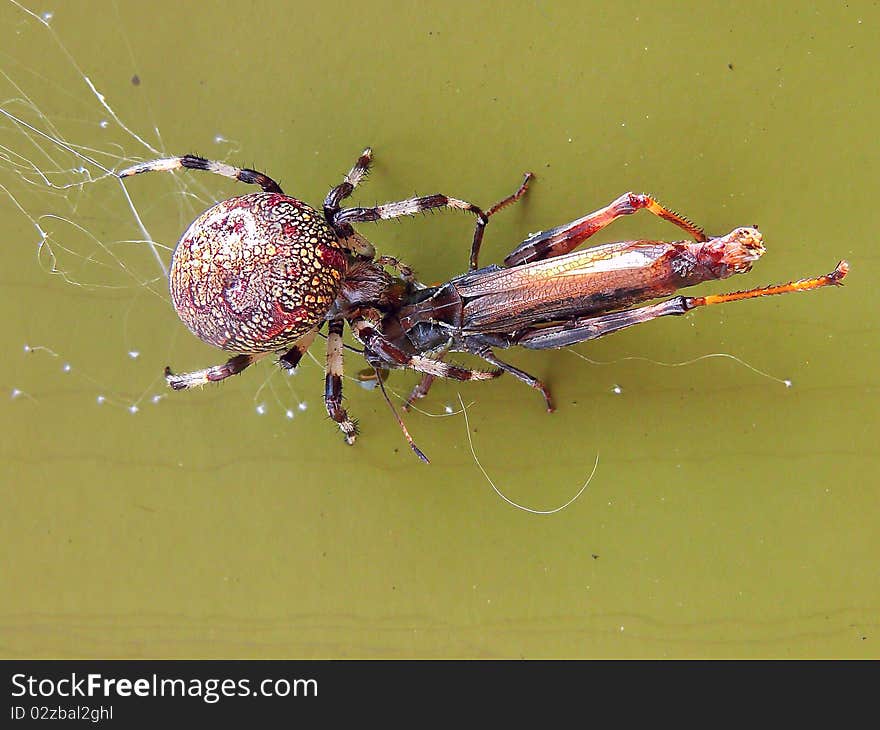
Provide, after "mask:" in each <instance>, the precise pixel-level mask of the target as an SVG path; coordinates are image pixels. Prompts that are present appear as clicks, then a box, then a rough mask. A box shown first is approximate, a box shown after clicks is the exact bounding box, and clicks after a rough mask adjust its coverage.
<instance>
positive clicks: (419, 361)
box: [349, 318, 503, 380]
mask: <svg viewBox="0 0 880 730" xmlns="http://www.w3.org/2000/svg"><path fill="white" fill-rule="evenodd" d="M349 324H350V325H351V330H352V332H353V333H354V336H355V337H357V339H358V340H360V341H361V342H363V343H364V345H365V346H366V348H367V349H368V350H370V351H371V352H372V353H374V354H375V355H376V356H377V357H378V358H379V359H380V360H381V361H382V362H383V363H387V364H388V365H389V366H390V367H393V368H407V369H409V370H416V371H417V372H420V373H426V374H428V375H433V376H434V377H435V378H449V379H450V380H491V379H492V378H497V377H498V376H499V375H501V373H502V372H503V371H502V370H490V371H486V370H471V369H469V368H463V367H460V366H459V365H450V364H449V363H447V362H443V361H442V360H435V359H434V358H431V357H424V356H422V355H409V354H407V353H406V352H404V351H403V350H401V349H400V348H399V347H398V346H397V345H395V344H394V343H393V342H391V341H390V340H388V339H387V338H386V337H385V336H384V335H383V334H382V333H381V331H380V329H379V324H378V321H376V320H370V319H367V318H358V319H353V320H351V321H350V322H349Z"/></svg>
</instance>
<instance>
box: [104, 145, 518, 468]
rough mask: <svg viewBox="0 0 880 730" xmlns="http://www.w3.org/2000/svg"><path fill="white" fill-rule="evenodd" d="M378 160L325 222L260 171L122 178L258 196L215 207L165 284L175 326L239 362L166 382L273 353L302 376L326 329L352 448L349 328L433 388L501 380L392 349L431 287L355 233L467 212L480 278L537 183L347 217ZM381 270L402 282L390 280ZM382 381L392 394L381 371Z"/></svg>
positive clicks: (358, 175) (149, 165) (337, 199)
mask: <svg viewBox="0 0 880 730" xmlns="http://www.w3.org/2000/svg"><path fill="white" fill-rule="evenodd" d="M371 161H372V150H371V149H370V148H369V147H368V148H366V149H365V150H364V151H363V153H362V154H361V155H360V157H359V158H358V160H357V162H356V163H355V164H354V166H353V167H352V168H351V170H350V171H349V172H348V174H347V175H346V176H345V177H344V179H343V181H342V182H341V183H340V184H339V185H337V186H335V187H334V188H333V189H331V190H330V192H329V193H328V194H327V196H326V198H325V199H324V204H323V208H322V210H321V211H320V212H319V211H317V210H315V209H314V208H312V207H310V206H308V205H307V204H305V203H303V202H302V201H300V200H297V199H296V198H293V197H291V196H289V195H286V194H285V193H284V191H283V190H282V189H281V186H280V185H279V184H278V183H277V182H275V181H274V180H273V179H272V178H270V177H269V176H268V175H266V174H264V173H262V172H258V171H256V170H251V169H247V168H238V167H234V166H232V165H228V164H225V163H222V162H216V161H213V160H208V159H205V158H203V157H198V156H195V155H185V156H183V157H168V158H162V159H157V160H153V161H149V162H143V163H139V164H136V165H133V166H131V167H128V168H126V169H124V170H122V171H121V172H119V173H118V176H119V177H120V178H125V177H129V176H131V175H137V174H141V173H145V172H161V171H171V170H177V169H181V168H184V169H188V170H204V171H206V172H211V173H214V174H216V175H222V176H223V177H227V178H231V179H233V180H238V181H239V182H243V183H248V184H253V185H257V186H259V187H260V188H261V189H262V192H253V193H249V194H245V195H241V196H237V197H233V198H230V199H228V200H223V201H221V202H219V203H216V204H215V205H213V206H211V207H210V208H208V209H207V210H206V211H205V212H204V213H202V214H201V215H200V216H199V217H198V218H196V219H195V221H193V223H192V224H191V225H190V226H189V228H188V229H187V230H186V231H185V232H184V234H183V235H182V236H181V238H180V240H179V242H178V243H177V246H176V247H175V249H174V253H173V255H172V261H171V268H170V271H169V285H170V291H171V299H172V302H173V304H174V308H175V310H176V311H177V314H178V316H179V317H180V319H181V320H182V321H183V323H184V324H185V325H186V326H187V327H188V328H189V329H190V331H191V332H192V333H193V334H195V335H196V336H197V337H199V338H200V339H201V340H202V341H204V342H206V343H207V344H209V345H213V346H215V347H218V348H220V349H221V350H226V351H228V352H233V353H236V354H235V355H234V356H233V357H230V358H229V359H228V360H227V361H226V362H225V363H222V364H219V365H214V366H212V367H208V368H205V369H203V370H196V371H192V372H186V373H174V372H173V371H172V370H171V368H170V367H167V368H166V369H165V379H166V381H167V382H168V384H169V385H170V386H171V387H172V388H173V389H175V390H183V389H188V388H193V387H196V386H201V385H205V384H206V383H209V382H216V381H220V380H224V379H226V378H228V377H230V376H232V375H237V374H239V373H241V372H242V371H243V370H245V369H246V368H247V367H249V366H250V365H252V364H253V363H254V362H256V361H257V360H260V359H261V358H263V357H265V356H266V355H269V354H270V353H276V354H277V355H279V361H278V362H279V364H280V365H281V366H282V367H283V368H286V369H293V368H296V367H297V365H298V364H299V362H300V360H301V359H302V357H303V354H304V353H305V352H306V351H307V350H308V349H309V347H310V346H311V345H312V343H313V341H314V339H315V337H316V336H317V335H318V333H319V330H320V329H321V328H322V327H323V325H324V323H325V322H326V324H327V334H326V339H327V346H326V350H327V353H326V367H325V383H324V403H325V405H326V408H327V413H328V414H329V416H330V418H331V419H332V420H333V421H335V422H336V423H337V424H338V426H339V428H340V430H341V431H342V434H343V436H344V438H345V441H346V442H347V443H348V444H353V443H354V442H355V439H356V438H357V435H358V426H357V423H356V421H355V420H354V419H352V418H351V417H350V416H349V415H348V412H347V411H346V409H345V408H344V407H343V405H342V375H343V339H342V337H343V330H344V325H345V323H346V322H347V323H348V325H349V327H350V329H351V332H352V334H353V336H354V337H355V338H356V339H357V340H358V341H359V342H360V343H361V344H362V345H363V346H364V348H365V351H366V352H368V353H370V354H371V355H372V356H373V357H374V358H378V359H379V360H381V361H385V362H387V363H388V364H389V366H390V367H397V368H408V369H412V370H416V371H418V372H420V373H422V374H423V376H425V377H426V378H434V377H441V378H451V379H454V380H461V381H465V380H486V379H490V378H495V377H497V376H499V375H500V374H501V373H502V372H503V371H502V370H501V369H494V370H488V371H485V370H474V369H469V368H464V367H460V366H458V365H454V364H451V363H447V362H444V361H442V360H441V359H439V357H432V356H431V355H430V354H429V355H423V354H408V353H406V352H404V351H403V350H402V349H401V348H400V347H398V346H397V345H396V344H395V343H394V342H393V341H392V340H391V339H389V338H387V337H386V336H385V335H384V334H383V332H382V327H381V322H382V317H383V311H385V310H387V309H389V308H393V307H395V306H397V305H399V304H400V302H402V301H403V300H404V298H406V297H408V296H410V295H412V294H413V293H414V292H416V291H418V290H419V289H423V288H424V286H423V285H422V284H420V283H419V282H418V281H417V280H416V278H415V276H414V275H413V272H412V270H411V269H410V268H409V267H408V266H406V265H405V264H403V263H402V262H401V261H399V260H398V259H396V258H393V257H391V256H379V257H376V254H375V249H374V248H373V246H372V244H370V243H369V242H368V241H367V240H366V239H365V238H364V237H362V236H361V235H360V234H359V233H357V231H355V230H354V228H353V224H356V223H367V222H371V221H378V220H388V219H392V218H399V217H402V216H411V215H415V214H417V213H422V212H424V211H428V210H433V209H438V208H453V209H456V210H462V211H466V212H468V213H471V214H473V215H474V216H475V218H476V225H475V228H474V235H473V244H472V248H471V269H472V270H473V269H476V267H477V256H478V253H479V248H480V244H481V242H482V239H483V233H484V231H485V228H486V225H487V224H488V222H489V219H490V217H491V216H492V215H494V214H495V213H497V212H498V211H499V210H501V209H502V208H504V207H506V206H507V205H509V204H511V203H514V202H516V201H517V200H519V199H520V198H521V197H522V196H523V195H524V194H525V192H526V190H527V188H528V185H529V181H530V180H531V179H532V177H533V176H532V174H531V173H527V174H526V175H525V178H524V180H523V182H522V184H521V185H520V187H519V188H518V189H517V190H516V192H514V193H513V194H512V195H510V196H508V197H506V198H504V199H503V200H501V201H500V202H499V203H497V204H495V205H494V206H492V207H491V208H489V209H487V210H483V209H481V208H479V207H478V206H476V205H474V204H473V203H469V202H467V201H464V200H460V199H458V198H453V197H450V196H448V195H444V194H442V193H436V194H434V195H426V196H420V197H414V198H409V199H407V200H401V201H398V202H392V203H386V204H384V205H378V206H374V207H368V208H363V207H352V208H343V207H342V206H341V204H342V202H343V201H344V200H345V199H346V198H348V197H349V196H350V195H351V194H352V192H353V191H354V190H355V188H356V187H357V186H358V185H359V184H360V183H361V182H362V181H363V179H364V178H365V177H366V175H367V173H368V172H369V169H370V163H371ZM385 267H389V268H392V269H394V270H396V271H397V273H398V274H399V276H397V277H394V276H391V275H390V274H389V273H388V272H387V271H386V268H385ZM376 379H377V381H378V384H379V386H380V387H382V388H383V393H384V386H383V385H382V377H381V376H380V372H379V369H378V368H377V369H376ZM386 399H387V394H386ZM389 405H390V401H389ZM392 411H393V408H392ZM395 416H396V417H397V420H398V423H399V424H400V425H401V427H402V428H403V431H404V434H405V436H406V438H407V440H408V441H409V443H410V445H411V446H412V448H413V450H414V451H416V453H417V454H418V455H419V456H420V458H422V459H423V460H425V461H427V458H426V457H425V456H424V454H422V453H421V451H419V449H418V448H417V447H416V446H415V444H414V443H413V442H412V439H411V438H410V437H409V434H408V433H407V431H406V428H405V426H403V422H402V421H401V420H400V418H399V416H397V414H396V412H395Z"/></svg>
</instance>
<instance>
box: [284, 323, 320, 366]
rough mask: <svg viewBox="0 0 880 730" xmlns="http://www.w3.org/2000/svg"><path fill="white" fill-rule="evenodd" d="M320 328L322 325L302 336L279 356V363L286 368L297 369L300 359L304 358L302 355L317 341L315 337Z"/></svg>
mask: <svg viewBox="0 0 880 730" xmlns="http://www.w3.org/2000/svg"><path fill="white" fill-rule="evenodd" d="M320 328H321V325H318V326H317V327H315V328H314V329H312V330H310V331H309V332H306V333H305V334H304V335H303V336H302V337H300V338H299V339H298V340H297V341H296V343H294V345H293V347H291V348H290V349H289V350H288V351H287V352H285V353H284V354H283V355H282V356H281V357H280V358H278V364H279V365H280V366H281V367H283V368H284V369H285V370H294V369H296V367H297V365H299V361H300V360H302V356H303V355H305V354H306V350H308V349H309V348H310V347H311V346H312V343H313V342H314V341H315V337H316V336H317V334H318V330H319V329H320Z"/></svg>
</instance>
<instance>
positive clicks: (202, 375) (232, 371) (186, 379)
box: [165, 352, 268, 390]
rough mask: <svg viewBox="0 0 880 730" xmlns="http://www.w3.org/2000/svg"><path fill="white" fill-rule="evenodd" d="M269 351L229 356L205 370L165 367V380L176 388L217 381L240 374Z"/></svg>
mask: <svg viewBox="0 0 880 730" xmlns="http://www.w3.org/2000/svg"><path fill="white" fill-rule="evenodd" d="M267 354H268V353H265V352H258V353H253V354H249V355H236V356H235V357H231V358H229V359H228V360H227V361H226V362H225V363H223V364H222V365H214V366H213V367H210V368H205V369H204V370H194V371H193V372H191V373H177V374H175V373H174V372H172V371H171V368H170V367H166V368H165V381H166V382H167V383H168V385H170V386H171V387H172V388H173V389H174V390H186V389H188V388H195V387H197V386H199V385H206V384H208V383H215V382H217V381H218V380H225V379H226V378H229V377H231V376H233V375H238V374H239V373H240V372H241V371H242V370H244V369H245V368H247V367H249V366H250V365H253V364H254V363H255V362H256V361H257V360H259V359H260V358H261V357H264V356H265V355H267Z"/></svg>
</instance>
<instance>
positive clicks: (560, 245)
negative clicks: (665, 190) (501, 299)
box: [504, 193, 709, 267]
mask: <svg viewBox="0 0 880 730" xmlns="http://www.w3.org/2000/svg"><path fill="white" fill-rule="evenodd" d="M642 209H646V210H648V211H650V212H651V213H653V214H654V215H656V216H658V217H660V218H663V220H667V221H669V222H670V223H674V224H675V225H677V226H678V227H679V228H681V229H683V230H685V231H687V232H688V233H689V234H690V235H691V236H693V237H694V239H695V240H697V241H708V240H709V237H708V236H707V235H706V233H705V231H703V229H702V228H700V227H699V226H697V225H695V224H694V223H691V221H689V220H688V219H687V218H685V217H684V216H682V215H679V214H678V213H676V212H675V211H673V210H670V209H669V208H666V207H665V206H663V205H660V203H658V202H657V201H656V200H655V199H654V198H652V197H651V196H650V195H641V194H637V193H624V194H623V195H621V196H620V197H619V198H617V200H615V201H613V202H611V203H609V204H608V205H606V206H605V207H604V208H600V209H599V210H597V211H595V212H593V213H590V214H589V215H586V216H584V217H583V218H578V219H577V220H576V221H572V222H571V223H566V224H565V225H563V226H557V227H556V228H551V229H550V230H549V231H542V232H541V233H536V234H535V235H534V236H529V238H527V239H526V240H525V241H523V242H522V243H521V244H520V245H519V246H517V247H516V248H515V249H514V250H513V251H512V252H511V253H510V254H509V255H508V256H507V258H505V259H504V265H505V266H507V267H511V266H517V265H519V264H525V263H529V262H531V261H540V260H542V259H548V258H552V257H554V256H561V255H562V254H566V253H569V252H570V251H573V250H574V249H575V248H577V247H578V246H580V245H581V244H582V243H583V242H584V241H586V240H587V239H588V238H589V237H590V236H592V235H593V234H594V233H596V232H597V231H600V230H602V229H603V228H605V226H607V225H608V224H610V223H612V222H613V221H615V220H617V219H618V218H620V217H621V216H624V215H632V214H633V213H635V212H636V211H637V210H642Z"/></svg>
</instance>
